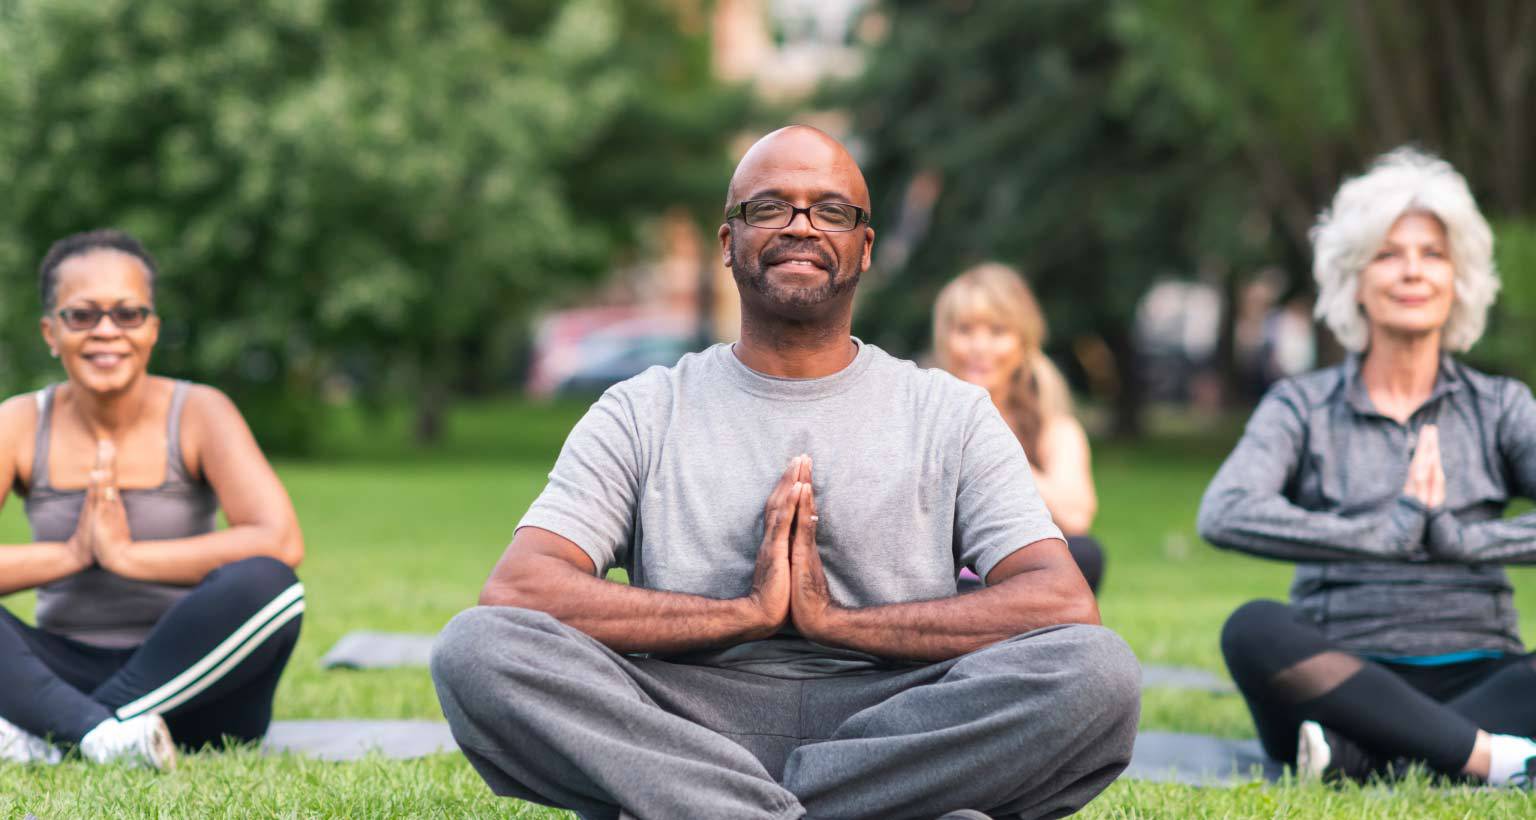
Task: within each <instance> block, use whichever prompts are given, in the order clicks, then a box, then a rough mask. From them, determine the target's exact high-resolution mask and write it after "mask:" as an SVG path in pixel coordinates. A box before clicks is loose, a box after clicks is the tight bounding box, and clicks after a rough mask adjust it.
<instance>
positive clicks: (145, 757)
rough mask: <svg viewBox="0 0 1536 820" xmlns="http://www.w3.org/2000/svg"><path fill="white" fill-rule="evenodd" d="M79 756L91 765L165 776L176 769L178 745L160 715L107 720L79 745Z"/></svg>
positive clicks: (87, 735) (89, 733) (87, 734)
mask: <svg viewBox="0 0 1536 820" xmlns="http://www.w3.org/2000/svg"><path fill="white" fill-rule="evenodd" d="M80 754H82V755H84V756H85V759H86V760H89V761H91V762H92V763H121V764H123V765H127V766H134V767H149V768H153V769H159V770H160V771H162V772H168V771H171V770H172V769H174V768H176V744H175V743H174V742H172V741H171V730H170V728H169V727H167V726H166V725H165V719H164V718H162V717H160V716H159V715H139V716H138V717H136V718H129V719H128V720H118V719H117V718H107V719H106V720H104V721H102V722H101V724H100V725H99V726H97V727H96V728H94V729H92V730H91V731H90V732H88V733H86V736H85V738H84V739H82V740H81V741H80Z"/></svg>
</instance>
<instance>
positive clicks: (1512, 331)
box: [1472, 218, 1536, 384]
mask: <svg viewBox="0 0 1536 820" xmlns="http://www.w3.org/2000/svg"><path fill="white" fill-rule="evenodd" d="M1493 231H1494V236H1495V237H1497V239H1496V241H1495V242H1494V247H1493V255H1494V258H1495V260H1496V262H1497V264H1498V269H1499V278H1500V280H1501V282H1502V283H1503V286H1502V287H1501V288H1500V290H1499V300H1498V302H1496V303H1495V304H1494V309H1493V311H1492V313H1491V315H1490V316H1489V318H1488V329H1487V331H1486V332H1485V333H1484V334H1483V338H1482V340H1481V341H1479V342H1478V344H1477V346H1476V347H1474V348H1472V358H1473V359H1474V360H1475V361H1477V362H1478V363H1479V364H1482V365H1484V366H1486V367H1489V368H1491V369H1494V370H1498V371H1502V372H1504V373H1506V374H1508V375H1511V376H1514V377H1515V378H1518V379H1520V380H1522V381H1524V382H1525V383H1526V384H1533V383H1536V361H1533V359H1532V355H1531V354H1532V353H1533V352H1536V342H1533V341H1532V340H1531V328H1533V327H1536V218H1526V219H1509V220H1505V221H1503V222H1499V223H1496V224H1495V225H1494V226H1493Z"/></svg>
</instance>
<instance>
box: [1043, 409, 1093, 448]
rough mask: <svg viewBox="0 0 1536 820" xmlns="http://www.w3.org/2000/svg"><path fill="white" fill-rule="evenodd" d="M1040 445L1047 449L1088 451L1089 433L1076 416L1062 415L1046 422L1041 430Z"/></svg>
mask: <svg viewBox="0 0 1536 820" xmlns="http://www.w3.org/2000/svg"><path fill="white" fill-rule="evenodd" d="M1040 443H1041V444H1042V445H1043V446H1045V447H1073V448H1082V449H1084V450H1086V449H1088V431H1087V430H1084V429H1083V423H1082V422H1080V421H1078V420H1077V417H1076V416H1073V415H1070V414H1067V413H1060V414H1057V415H1054V416H1051V417H1050V418H1048V419H1046V420H1045V424H1044V425H1043V426H1042V427H1041V428H1040Z"/></svg>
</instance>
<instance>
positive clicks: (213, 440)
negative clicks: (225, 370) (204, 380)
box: [181, 383, 259, 475]
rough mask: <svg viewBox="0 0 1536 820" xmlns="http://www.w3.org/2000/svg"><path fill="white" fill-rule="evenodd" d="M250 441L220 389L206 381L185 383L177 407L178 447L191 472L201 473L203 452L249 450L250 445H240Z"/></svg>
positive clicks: (232, 404) (239, 451)
mask: <svg viewBox="0 0 1536 820" xmlns="http://www.w3.org/2000/svg"><path fill="white" fill-rule="evenodd" d="M250 441H251V434H250V432H249V428H248V427H247V426H246V424H245V417H244V416H242V415H241V414H240V408H238V407H236V406H235V403H234V401H233V400H231V399H230V398H229V396H227V395H225V394H224V391H222V390H220V389H218V388H217V387H210V386H209V385H206V384H197V383H192V384H189V385H188V387H187V398H186V403H185V404H183V405H182V409H181V450H182V457H183V459H184V460H185V461H186V466H187V469H188V470H189V471H190V472H191V473H192V474H193V475H202V474H203V472H204V469H203V468H204V465H205V460H206V456H207V454H209V453H212V452H218V453H223V454H238V453H249V452H251V449H250V447H247V446H244V444H245V442H250ZM251 446H252V447H254V446H255V445H254V442H251ZM258 452H259V450H258Z"/></svg>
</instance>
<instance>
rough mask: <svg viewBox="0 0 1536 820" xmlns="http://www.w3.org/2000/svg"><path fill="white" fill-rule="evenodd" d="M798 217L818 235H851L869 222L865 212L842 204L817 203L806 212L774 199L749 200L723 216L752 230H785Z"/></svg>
mask: <svg viewBox="0 0 1536 820" xmlns="http://www.w3.org/2000/svg"><path fill="white" fill-rule="evenodd" d="M799 214H805V215H806V217H807V218H808V219H810V220H811V227H812V228H815V229H816V230H818V231H851V230H853V229H854V228H857V227H859V226H860V225H862V224H864V223H866V222H868V221H869V211H866V210H864V209H863V208H860V207H859V206H857V205H849V204H847V203H844V202H818V203H816V204H815V205H812V206H811V207H809V208H796V207H795V206H793V205H791V204H789V203H788V202H784V201H782V200H778V199H749V200H747V201H745V202H738V203H736V205H735V207H733V208H731V209H730V210H729V211H727V212H726V214H725V218H726V219H728V220H729V219H735V218H736V217H738V216H739V217H741V219H742V221H743V222H746V223H747V224H748V225H751V226H752V227H754V228H787V227H789V223H791V222H793V221H795V217H796V216H798V215H799Z"/></svg>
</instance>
